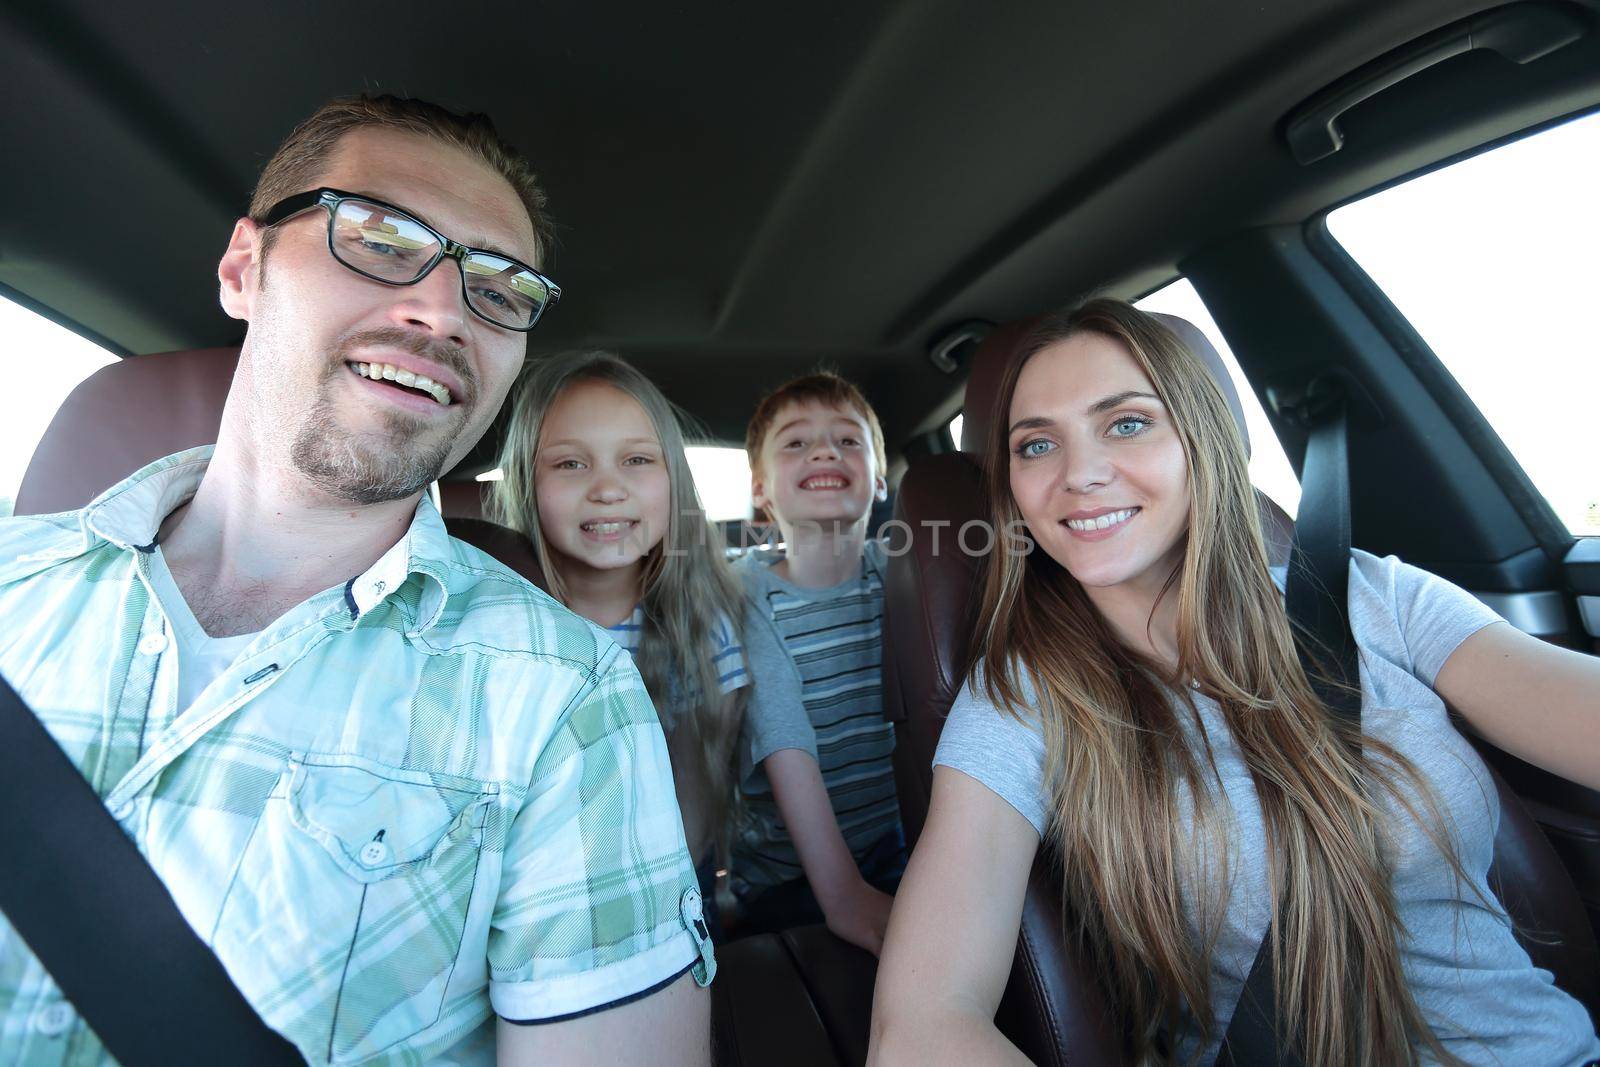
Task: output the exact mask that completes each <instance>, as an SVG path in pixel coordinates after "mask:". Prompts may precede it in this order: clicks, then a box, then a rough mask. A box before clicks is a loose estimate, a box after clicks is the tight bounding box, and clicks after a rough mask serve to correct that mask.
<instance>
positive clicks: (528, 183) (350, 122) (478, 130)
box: [250, 94, 552, 267]
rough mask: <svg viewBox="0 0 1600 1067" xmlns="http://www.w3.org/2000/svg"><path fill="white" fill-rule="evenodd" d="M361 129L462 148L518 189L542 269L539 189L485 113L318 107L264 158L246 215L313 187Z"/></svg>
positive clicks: (349, 100) (259, 214)
mask: <svg viewBox="0 0 1600 1067" xmlns="http://www.w3.org/2000/svg"><path fill="white" fill-rule="evenodd" d="M361 129H385V130H399V131H401V132H402V133H414V134H420V135H421V136H424V137H431V138H433V139H434V140H436V141H440V142H442V143H444V144H447V145H450V146H452V147H454V148H459V149H460V150H461V151H463V152H465V153H466V154H467V155H469V156H471V157H473V158H474V159H476V160H478V161H479V162H481V163H483V164H484V165H485V166H487V167H488V168H489V169H490V170H493V171H494V172H495V173H496V174H499V175H500V176H501V177H502V178H504V179H505V180H506V181H507V182H508V183H510V185H511V188H513V189H515V190H516V193H517V196H518V198H520V199H521V200H522V205H523V207H525V208H526V209H527V211H528V221H529V222H530V223H531V224H532V225H533V241H534V259H535V262H534V263H533V264H531V265H532V266H535V267H542V266H543V261H544V259H545V257H546V255H547V254H548V252H549V250H550V242H551V236H552V232H551V225H550V217H549V216H548V215H547V214H546V213H545V196H544V190H543V189H541V188H540V187H539V180H538V178H537V177H535V175H534V173H533V168H532V167H531V166H529V165H528V161H527V160H526V159H524V158H523V156H522V154H521V153H520V152H518V151H517V150H516V149H515V148H513V147H511V145H509V144H508V143H506V142H505V141H504V140H502V139H501V137H500V134H499V133H498V132H497V131H496V130H495V128H494V123H492V122H490V121H489V117H488V116H487V115H481V114H470V115H459V114H457V113H456V112H454V111H451V110H449V109H448V108H443V107H440V106H439V105H438V104H430V103H428V102H427V101H426V100H411V99H407V98H404V97H398V96H390V95H387V94H385V95H383V96H367V95H364V94H363V95H361V96H346V97H341V98H339V99H337V100H330V101H328V102H327V103H326V104H323V105H322V106H321V107H319V108H317V110H316V111H315V112H313V113H312V115H311V117H310V118H307V119H306V120H305V121H304V122H302V123H300V125H298V126H296V127H295V128H294V131H293V132H292V133H290V134H289V136H288V137H287V138H285V139H284V142H283V143H282V144H281V145H279V146H278V150H277V151H276V152H274V153H272V158H271V159H269V160H267V165H266V167H264V168H263V169H262V171H261V177H260V179H259V180H258V181H257V182H256V188H255V192H254V193H253V194H251V196H250V217H251V218H252V219H254V220H256V221H257V222H260V221H261V220H262V219H264V218H265V217H266V214H267V212H268V211H270V210H272V206H273V205H274V204H276V203H278V201H280V200H283V199H284V198H285V197H290V196H293V195H294V194H296V193H303V192H305V191H306V190H308V189H313V188H315V187H316V183H317V180H318V179H319V178H320V177H321V176H322V175H323V174H325V173H326V172H327V170H328V162H329V159H330V157H331V156H332V155H333V150H334V148H335V146H337V145H338V143H339V139H340V138H341V137H343V136H344V135H345V134H347V133H350V132H351V131H352V130H361ZM351 192H360V190H358V189H353V190H351ZM399 206H401V207H404V206H405V205H404V204H401V205H399ZM270 239H271V231H269V232H268V240H269V241H270Z"/></svg>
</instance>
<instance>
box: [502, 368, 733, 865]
mask: <svg viewBox="0 0 1600 1067" xmlns="http://www.w3.org/2000/svg"><path fill="white" fill-rule="evenodd" d="M591 381H592V382H604V383H605V384H607V385H610V386H612V387H614V388H616V389H618V390H621V391H622V392H623V393H625V394H627V395H628V396H630V397H632V398H633V399H634V400H636V401H638V403H639V406H640V407H642V408H643V409H644V411H645V414H646V415H648V416H649V418H650V422H651V425H652V426H653V427H654V428H655V432H656V437H657V439H658V440H659V441H660V442H661V452H662V456H663V458H664V460H665V463H666V468H667V481H668V484H669V486H670V491H669V497H668V499H669V509H670V510H669V514H668V518H667V529H666V533H665V534H664V536H663V537H662V538H661V540H660V541H659V542H657V543H656V544H655V545H654V546H653V547H652V548H651V549H650V551H649V552H648V553H647V554H646V556H645V560H644V570H643V574H642V577H641V582H640V602H641V603H642V604H643V606H644V630H643V632H642V634H641V635H640V641H639V652H638V654H637V656H635V662H637V664H638V666H639V673H640V674H641V675H642V676H643V677H644V683H645V688H647V689H648V690H649V691H650V696H651V699H652V700H654V701H655V705H656V708H657V711H658V713H659V714H660V716H661V721H662V725H663V726H664V727H665V728H666V730H667V744H668V749H669V751H670V753H671V756H672V770H673V778H674V780H675V781H676V783H677V789H678V803H679V807H680V808H681V809H682V812H683V825H684V833H685V836H687V838H688V840H689V846H690V848H691V849H693V850H694V857H695V860H696V862H698V861H699V860H700V859H701V857H702V856H703V854H704V850H705V848H706V847H707V846H708V845H716V846H718V848H719V850H724V851H725V846H726V843H727V834H728V825H729V821H730V815H731V812H730V807H731V804H732V799H733V794H734V776H735V773H736V770H735V765H736V759H735V745H736V744H737V741H738V737H739V726H740V722H741V720H742V718H743V715H744V696H745V690H744V689H737V690H735V691H733V692H732V693H724V692H723V691H722V687H721V685H720V684H719V680H718V674H717V667H716V664H715V662H714V658H713V657H714V656H715V655H716V652H717V648H718V640H717V638H718V635H719V633H721V631H722V628H723V627H724V626H727V627H731V628H732V630H733V633H734V635H735V639H736V640H738V641H739V642H740V644H743V637H742V635H743V622H744V615H743V612H744V595H743V592H742V591H741V589H740V587H739V583H738V579H737V578H735V577H734V575H733V572H732V571H731V570H730V569H729V567H728V563H727V559H726V557H725V554H724V552H723V548H722V538H721V536H720V534H719V533H718V532H717V531H716V529H715V528H714V527H712V526H711V525H710V523H708V522H707V521H706V516H705V512H704V511H703V510H702V509H701V507H700V501H699V498H698V497H697V496H696V494H695V487H694V476H693V474H692V472H691V471H690V469H689V461H688V457H687V455H686V454H685V452H684V434H683V429H682V426H683V425H684V424H685V423H686V422H688V417H687V416H686V415H684V414H683V413H681V412H679V411H678V410H677V409H676V408H675V407H674V406H673V404H672V402H671V401H669V400H668V399H667V398H666V397H665V396H663V395H662V394H661V390H660V389H658V388H656V386H655V383H653V382H651V381H650V379H649V378H646V377H645V376H644V375H643V374H642V373H640V372H639V370H638V369H636V368H635V367H634V366H632V365H631V364H629V363H627V362H626V361H624V360H623V359H622V358H621V357H620V356H616V355H613V354H611V353H609V352H600V351H579V352H564V353H561V354H559V355H554V356H550V357H548V358H546V359H542V360H540V361H538V362H537V363H535V364H533V365H532V366H531V367H530V368H529V369H528V371H527V372H525V374H524V376H523V379H522V380H521V381H520V382H518V385H517V389H516V390H515V400H514V401H513V403H512V406H511V418H510V425H509V427H508V432H507V434H506V441H505V445H504V447H503V448H502V449H501V451H500V463H499V466H500V470H501V472H502V477H501V480H500V481H498V482H495V483H494V484H493V490H492V492H491V496H490V505H489V513H490V516H491V517H492V518H493V519H494V520H495V521H496V522H500V523H503V524H504V525H506V526H510V527H511V528H513V529H515V530H518V531H520V532H521V533H523V534H524V535H526V536H527V538H528V539H529V540H530V541H532V542H533V547H534V552H535V554H536V555H537V557H538V560H539V566H540V567H541V568H542V569H543V571H544V575H545V580H546V582H547V583H548V584H549V589H550V593H551V595H553V596H554V597H556V599H558V600H560V601H561V602H562V603H566V602H567V596H566V591H565V589H564V587H563V584H562V581H561V573H560V571H559V569H558V568H557V567H556V566H555V564H554V561H553V559H552V558H551V553H550V547H549V545H548V543H547V541H546V539H545V536H544V533H543V530H542V528H541V526H540V524H539V503H538V493H537V491H536V490H535V477H536V472H537V471H538V445H539V435H540V431H541V428H542V426H543V424H544V420H545V418H546V416H547V415H548V414H549V412H550V409H551V407H552V406H554V404H555V403H556V401H557V400H558V399H559V398H560V396H561V394H562V393H563V392H564V391H565V390H566V389H567V388H569V387H570V386H572V385H575V384H577V383H579V382H591Z"/></svg>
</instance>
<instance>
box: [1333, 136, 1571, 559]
mask: <svg viewBox="0 0 1600 1067" xmlns="http://www.w3.org/2000/svg"><path fill="white" fill-rule="evenodd" d="M1596 175H1600V114H1597V115H1590V116H1588V117H1586V118H1581V119H1577V120H1575V121H1572V122H1568V123H1565V124H1563V125H1560V126H1557V127H1554V128H1552V129H1548V130H1545V131H1544V132H1542V133H1537V134H1534V135H1532V136H1530V137H1526V138H1523V139H1522V140H1519V141H1515V142H1513V143H1511V144H1507V145H1503V146H1501V147H1499V148H1496V149H1493V150H1492V151H1489V152H1485V153H1483V154H1481V155H1477V156H1474V157H1472V158H1471V159H1467V160H1464V161H1462V162H1459V163H1455V164H1453V165H1451V166H1449V167H1444V168H1441V169H1439V170H1436V171H1433V172H1431V173H1429V174H1424V175H1422V176H1421V177H1418V178H1415V179H1413V180H1411V181H1408V182H1405V183H1403V184H1400V185H1396V186H1393V187H1391V188H1389V189H1385V190H1383V191H1381V192H1378V193H1375V194H1373V195H1372V196H1369V197H1367V198H1365V199H1363V200H1359V201H1356V202H1355V203H1353V204H1348V205H1346V206H1344V207H1341V208H1339V209H1337V210H1336V211H1333V212H1331V213H1330V214H1329V215H1328V229H1329V231H1330V232H1331V233H1332V234H1333V236H1334V238H1335V239H1336V240H1337V241H1338V242H1339V243H1340V244H1341V245H1343V246H1344V248H1345V250H1346V251H1348V252H1349V253H1350V255H1351V257H1352V258H1353V259H1354V260H1355V261H1356V262H1357V263H1359V264H1360V265H1361V267H1362V269H1363V270H1365V271H1366V272H1367V274H1368V275H1369V276H1370V277H1371V278H1372V280H1373V281H1374V282H1376V283H1377V284H1378V285H1379V286H1380V287H1382V289H1383V290H1384V292H1385V293H1386V294H1387V295H1388V297H1389V299H1390V301H1391V302H1392V303H1393V304H1394V306H1395V307H1396V308H1397V309H1399V311H1400V313H1401V314H1403V315H1404V316H1405V317H1406V318H1407V319H1408V320H1409V321H1410V323H1411V325H1412V326H1413V327H1415V329H1416V331H1417V333H1418V334H1420V335H1421V336H1422V339H1423V340H1424V341H1426V342H1427V343H1428V346H1429V347H1430V348H1431V349H1433V352H1434V354H1435V355H1436V356H1437V357H1438V358H1439V360H1440V362H1442V363H1443V364H1444V366H1445V368H1446V369H1447V370H1448V371H1449V372H1450V374H1451V375H1452V376H1454V378H1455V380H1456V381H1457V382H1458V383H1460V385H1461V387H1462V389H1463V390H1465V391H1466V393H1467V395H1468V396H1470V397H1471V398H1472V400H1473V402H1474V403H1476V404H1477V406H1478V410H1479V411H1481V412H1482V413H1483V417H1484V418H1485V419H1486V420H1488V423H1489V425H1490V426H1492V427H1493V428H1494V431H1495V432H1496V433H1497V434H1499V435H1500V438H1501V439H1502V440H1503V441H1504V442H1505V444H1506V447H1507V448H1509V449H1510V450H1511V453H1512V455H1513V456H1515V457H1516V459H1517V462H1519V463H1520V464H1521V465H1522V468H1523V470H1525V471H1526V472H1527V474H1528V477H1529V478H1530V479H1531V480H1532V481H1533V484H1534V485H1535V486H1537V487H1538V489H1539V491H1540V492H1542V493H1543V494H1544V496H1545V498H1546V499H1547V500H1548V501H1549V502H1550V506H1551V507H1552V508H1554V509H1555V512H1556V514H1557V515H1558V516H1560V518H1561V520H1562V521H1563V522H1564V523H1566V526H1567V529H1568V530H1570V531H1571V532H1572V533H1574V534H1578V535H1590V536H1594V535H1600V462H1596V460H1595V429H1594V428H1595V426H1596V424H1597V419H1600V412H1597V410H1596V408H1597V404H1600V332H1597V331H1596V329H1595V323H1594V312H1593V308H1594V299H1595V293H1596V292H1597V291H1600V262H1597V260H1596V258H1595V250H1596V249H1597V248H1600V196H1597V195H1596V192H1595V189H1596V185H1595V182H1596Z"/></svg>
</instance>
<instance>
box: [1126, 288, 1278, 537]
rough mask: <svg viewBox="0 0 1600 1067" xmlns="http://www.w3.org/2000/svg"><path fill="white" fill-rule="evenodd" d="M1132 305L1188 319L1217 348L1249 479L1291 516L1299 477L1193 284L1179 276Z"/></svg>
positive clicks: (1143, 309)
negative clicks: (1232, 394)
mask: <svg viewBox="0 0 1600 1067" xmlns="http://www.w3.org/2000/svg"><path fill="white" fill-rule="evenodd" d="M1134 306H1135V307H1137V308H1139V310H1141V311H1157V312H1161V313H1163V314H1167V315H1177V316H1178V317H1180V318H1184V319H1188V320H1189V321H1190V322H1192V323H1194V324H1195V325H1196V326H1198V327H1199V328H1200V332H1201V333H1203V334H1205V335H1206V339H1207V340H1209V341H1210V342H1211V343H1212V345H1214V346H1215V347H1216V350H1217V352H1218V354H1220V355H1221V356H1222V363H1223V365H1224V366H1226V367H1227V368H1228V375H1229V376H1230V377H1231V378H1232V379H1233V387H1234V389H1235V390H1236V391H1237V392H1238V394H1239V403H1240V404H1241V405H1242V406H1243V407H1244V424H1245V428H1246V429H1247V430H1248V431H1249V432H1250V481H1251V482H1252V483H1254V485H1255V487H1256V488H1257V489H1259V490H1261V491H1262V492H1263V493H1265V494H1267V496H1269V497H1271V498H1272V501H1273V503H1275V504H1277V505H1278V506H1279V507H1280V508H1282V509H1283V510H1284V511H1286V512H1288V513H1289V515H1290V516H1291V517H1292V516H1293V515H1294V514H1295V513H1296V512H1297V511H1298V510H1299V508H1300V479H1298V478H1296V477H1295V473H1294V468H1293V467H1291V466H1290V465H1289V457H1288V456H1286V455H1284V452H1283V445H1281V444H1280V443H1279V442H1278V435H1277V433H1276V432H1275V431H1274V430H1273V429H1272V423H1270V422H1268V421H1267V413H1266V411H1264V410H1263V409H1262V407H1261V401H1259V400H1257V399H1256V394H1255V390H1254V389H1252V388H1251V387H1250V383H1249V381H1247V380H1246V379H1245V376H1244V371H1242V370H1240V369H1239V361H1238V360H1236V359H1234V358H1233V350H1232V349H1230V348H1229V347H1228V342H1227V341H1226V340H1224V339H1223V336H1222V331H1221V330H1219V329H1217V324H1216V322H1215V321H1213V320H1212V318H1211V313H1210V312H1208V311H1207V310H1206V306H1205V304H1204V303H1203V302H1202V301H1201V299H1200V294H1199V293H1198V292H1196V291H1195V287H1194V286H1193V285H1192V284H1191V283H1190V282H1189V279H1187V278H1179V279H1178V280H1177V281H1175V282H1173V283H1172V284H1170V285H1167V286H1163V287H1162V288H1160V289H1157V290H1156V291H1155V292H1153V293H1151V294H1150V295H1149V296H1147V297H1145V298H1144V299H1143V300H1140V301H1138V303H1137V304H1135V305H1134Z"/></svg>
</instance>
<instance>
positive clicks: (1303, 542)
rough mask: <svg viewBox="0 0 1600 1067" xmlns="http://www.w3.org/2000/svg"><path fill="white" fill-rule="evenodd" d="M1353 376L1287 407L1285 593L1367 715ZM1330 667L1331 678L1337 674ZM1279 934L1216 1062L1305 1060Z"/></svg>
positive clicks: (1301, 638) (1319, 688) (1298, 645)
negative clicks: (1347, 383)
mask: <svg viewBox="0 0 1600 1067" xmlns="http://www.w3.org/2000/svg"><path fill="white" fill-rule="evenodd" d="M1345 396H1346V394H1345V391H1344V384H1343V382H1342V381H1341V380H1339V379H1338V378H1335V377H1331V376H1330V377H1324V378H1319V379H1317V380H1316V381H1315V382H1313V383H1312V386H1311V388H1310V389H1309V390H1307V393H1306V397H1305V399H1304V400H1302V401H1300V402H1299V403H1298V404H1296V405H1294V406H1293V407H1292V408H1289V409H1281V410H1280V413H1281V414H1284V415H1285V416H1286V417H1288V418H1290V419H1291V420H1293V421H1296V422H1298V423H1300V425H1302V426H1304V427H1305V428H1306V429H1307V431H1308V436H1307V439H1306V455H1305V463H1304V464H1303V465H1302V468H1301V482H1300V485H1301V493H1300V510H1299V516H1298V517H1297V518H1296V520H1295V533H1294V548H1293V550H1292V551H1291V552H1290V555H1289V578H1288V582H1287V583H1286V590H1285V597H1286V603H1287V607H1288V613H1289V621H1290V623H1291V625H1293V627H1294V628H1295V649H1296V651H1297V652H1298V653H1299V656H1300V665H1301V667H1302V668H1304V670H1305V672H1306V677H1307V678H1309V679H1310V681H1311V685H1312V688H1313V689H1314V690H1315V691H1316V694H1317V697H1318V699H1320V700H1321V701H1322V703H1323V704H1324V705H1325V706H1326V707H1327V708H1328V711H1329V713H1330V714H1332V715H1335V716H1337V717H1339V718H1342V719H1344V720H1345V721H1347V722H1351V723H1353V724H1354V725H1356V726H1358V727H1359V725H1360V723H1361V691H1360V688H1359V687H1360V666H1359V658H1358V656H1357V653H1356V644H1355V637H1354V635H1353V634H1352V633H1351V632H1350V613H1349V591H1350V460H1349V447H1348V433H1349V431H1348V422H1349V417H1348V410H1347V404H1346V399H1345ZM1330 676H1331V677H1330ZM1271 940H1272V939H1271V937H1270V934H1269V936H1268V937H1265V938H1263V939H1262V942H1261V948H1260V949H1259V950H1258V951H1257V952H1256V958H1255V962H1254V963H1253V964H1251V967H1250V974H1249V976H1248V977H1247V978H1246V979H1245V983H1244V989H1243V991H1242V992H1241V993H1240V995H1239V1003H1238V1005H1237V1006H1236V1007H1235V1008H1234V1011H1233V1018H1232V1019H1230V1020H1229V1022H1228V1030H1227V1033H1226V1034H1225V1035H1224V1036H1223V1040H1222V1048H1221V1050H1220V1051H1219V1052H1218V1054H1217V1067H1256V1065H1261V1064H1279V1065H1283V1067H1301V1064H1302V1063H1303V1061H1302V1059H1301V1057H1300V1055H1299V1054H1298V1053H1297V1052H1296V1051H1295V1050H1294V1049H1293V1048H1292V1047H1291V1044H1290V1040H1289V1038H1290V1036H1291V1032H1286V1031H1285V1027H1284V1026H1283V1020H1280V1019H1279V1018H1278V1001H1277V992H1276V989H1275V986H1276V982H1275V981H1274V977H1273V965H1272V956H1273V952H1272V943H1271Z"/></svg>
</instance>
